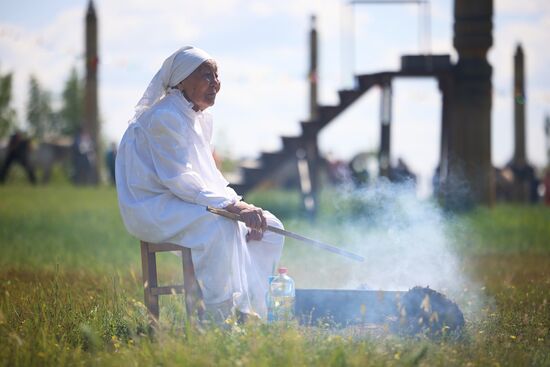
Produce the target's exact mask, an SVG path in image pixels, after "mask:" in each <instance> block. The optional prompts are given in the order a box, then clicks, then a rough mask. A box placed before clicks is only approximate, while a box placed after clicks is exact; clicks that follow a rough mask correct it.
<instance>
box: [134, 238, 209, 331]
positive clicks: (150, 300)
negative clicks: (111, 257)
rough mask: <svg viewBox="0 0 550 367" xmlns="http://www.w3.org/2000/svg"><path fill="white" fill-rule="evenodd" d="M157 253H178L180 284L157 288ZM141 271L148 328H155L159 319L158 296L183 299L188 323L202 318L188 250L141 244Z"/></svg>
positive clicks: (165, 245) (200, 296)
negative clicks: (182, 297)
mask: <svg viewBox="0 0 550 367" xmlns="http://www.w3.org/2000/svg"><path fill="white" fill-rule="evenodd" d="M158 252H181V260H182V268H183V284H181V285H165V286H160V285H159V282H158V276H157V260H156V253H158ZM141 270H142V275H143V291H144V303H145V306H146V307H147V310H148V311H149V321H150V323H151V324H152V325H157V324H158V320H159V316H160V309H159V296H162V295H167V294H184V295H185V309H186V311H187V317H188V319H189V320H192V319H193V318H194V316H198V317H199V318H202V317H203V314H204V304H203V302H202V293H201V289H200V286H199V284H198V282H197V279H196V277H195V269H194V267H193V262H192V260H191V250H190V249H188V248H186V247H182V246H178V245H174V244H170V243H161V244H154V243H149V242H144V241H141Z"/></svg>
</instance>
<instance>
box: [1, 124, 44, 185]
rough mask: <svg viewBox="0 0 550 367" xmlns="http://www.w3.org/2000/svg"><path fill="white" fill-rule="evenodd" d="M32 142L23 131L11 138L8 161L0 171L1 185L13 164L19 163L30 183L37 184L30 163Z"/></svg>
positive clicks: (7, 154)
mask: <svg viewBox="0 0 550 367" xmlns="http://www.w3.org/2000/svg"><path fill="white" fill-rule="evenodd" d="M30 150H31V140H30V139H29V138H28V137H27V136H26V135H25V133H23V132H22V131H19V130H16V131H15V132H14V133H13V134H12V135H11V136H10V140H9V143H8V148H7V151H6V159H5V160H4V164H3V165H2V169H1V170H0V183H2V184H3V183H4V182H5V180H6V176H7V175H8V171H9V169H10V167H11V165H12V163H14V162H15V163H19V164H20V165H21V166H23V168H24V169H25V171H26V172H27V177H28V179H29V182H30V183H31V184H33V185H35V184H36V176H35V175H34V170H33V167H32V165H31V164H30V162H29V153H30Z"/></svg>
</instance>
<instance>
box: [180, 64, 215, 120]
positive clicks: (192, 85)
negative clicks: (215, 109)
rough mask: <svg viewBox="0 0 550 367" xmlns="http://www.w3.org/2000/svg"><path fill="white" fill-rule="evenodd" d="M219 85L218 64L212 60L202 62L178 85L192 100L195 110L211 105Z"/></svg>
mask: <svg viewBox="0 0 550 367" xmlns="http://www.w3.org/2000/svg"><path fill="white" fill-rule="evenodd" d="M220 86H221V83H220V80H219V79H218V66H217V65H216V62H215V61H214V60H206V61H205V62H203V63H202V64H201V65H200V66H199V67H198V68H197V69H195V71H193V72H192V73H191V74H190V75H189V76H188V77H187V78H185V79H184V80H183V81H182V82H181V83H180V85H179V87H180V90H181V91H182V93H183V95H184V96H185V97H186V98H187V99H188V100H189V101H191V102H193V104H194V106H193V109H194V110H195V111H199V110H200V111H202V110H204V109H206V108H208V107H211V106H213V105H214V103H215V102H216V94H217V93H218V92H219V91H220Z"/></svg>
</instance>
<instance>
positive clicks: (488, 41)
mask: <svg viewBox="0 0 550 367" xmlns="http://www.w3.org/2000/svg"><path fill="white" fill-rule="evenodd" d="M454 16H455V22H454V38H453V43H454V47H455V49H456V50H457V53H458V56H459V59H458V62H457V63H452V62H451V59H450V56H449V55H408V56H402V59H401V70H398V71H388V72H379V73H373V74H365V75H356V76H355V86H354V88H352V89H344V90H340V91H338V95H339V97H340V101H339V103H338V104H336V105H332V106H324V105H319V104H318V103H317V92H316V91H317V83H318V81H317V76H316V72H317V60H316V55H317V38H316V37H317V34H316V31H315V25H314V23H312V31H311V36H310V39H311V42H310V55H311V57H310V59H311V60H310V64H311V65H310V94H311V96H310V118H309V120H307V121H302V122H301V127H302V133H301V135H299V136H285V137H282V148H281V149H280V150H279V151H276V152H265V153H262V154H261V156H260V157H259V158H258V161H257V164H255V165H253V166H249V167H243V168H242V175H241V180H240V182H234V183H233V184H232V186H233V187H234V189H235V190H236V191H237V192H238V193H239V194H241V195H243V194H245V193H246V192H248V191H249V190H252V189H254V188H255V187H258V186H261V185H263V184H264V183H265V182H271V183H273V184H280V183H281V182H282V181H283V180H284V179H285V176H288V175H294V177H300V179H301V180H300V182H302V181H303V180H302V177H303V176H304V175H303V174H302V172H300V171H305V170H304V169H303V167H302V166H304V165H303V164H302V163H303V161H304V158H305V161H306V162H307V168H308V169H307V171H308V175H307V176H308V177H309V181H310V184H309V185H308V187H309V188H310V190H311V193H304V190H303V185H302V192H303V194H307V195H304V202H305V203H306V204H307V201H306V200H307V199H308V197H309V198H315V197H316V191H317V190H318V182H317V181H318V180H317V176H318V172H317V171H318V170H319V167H320V164H319V161H320V158H319V153H318V147H317V137H318V135H319V132H320V131H321V130H322V129H323V128H324V127H325V126H327V125H328V124H329V123H330V122H332V121H333V120H334V119H335V118H337V117H338V116H339V115H340V114H341V113H342V112H343V111H345V110H346V109H347V108H348V107H349V106H350V105H352V104H353V103H354V102H355V101H356V100H358V99H359V97H361V96H362V95H363V94H364V93H365V92H367V91H369V90H371V89H372V88H373V87H375V86H376V87H379V88H380V90H381V92H382V93H381V96H382V99H381V113H380V124H381V129H380V131H381V137H380V142H381V144H380V153H379V160H380V167H381V169H380V174H381V175H387V174H388V169H389V162H390V158H391V146H390V141H391V139H390V132H391V99H392V80H393V79H394V78H398V77H430V78H435V79H437V81H438V84H439V89H440V91H441V95H442V109H443V112H442V118H441V152H440V170H439V172H440V173H439V175H440V177H439V183H440V187H439V190H438V192H439V193H440V195H441V200H442V202H443V204H444V206H445V207H446V208H448V209H453V210H463V209H469V208H471V207H473V206H474V205H477V204H484V205H488V206H491V205H492V204H493V203H494V200H495V185H494V177H493V168H492V164H491V106H492V97H491V93H492V83H491V77H492V67H491V65H490V64H489V62H488V61H487V51H488V50H489V48H490V47H491V46H492V43H493V36H492V28H493V24H492V16H493V0H455V5H454ZM312 75H313V76H315V78H312V77H311V76H312ZM301 168H302V169H301ZM306 209H307V205H306Z"/></svg>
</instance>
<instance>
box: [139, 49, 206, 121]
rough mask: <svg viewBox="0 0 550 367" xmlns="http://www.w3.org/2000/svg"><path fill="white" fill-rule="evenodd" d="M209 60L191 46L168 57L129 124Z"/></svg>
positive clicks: (204, 52) (203, 53) (204, 53)
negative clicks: (169, 89)
mask: <svg viewBox="0 0 550 367" xmlns="http://www.w3.org/2000/svg"><path fill="white" fill-rule="evenodd" d="M211 59H212V57H211V56H210V55H209V54H208V53H206V51H204V50H201V49H200V48H197V47H193V46H184V47H182V48H180V49H179V50H177V51H176V52H174V53H173V54H172V55H170V56H169V57H168V58H167V59H166V60H164V62H163V63H162V66H161V68H160V69H159V71H157V73H156V74H155V76H154V77H153V79H152V80H151V82H150V83H149V86H148V87H147V89H146V90H145V93H143V96H142V97H141V99H140V100H139V102H138V103H137V105H136V107H135V114H134V117H133V118H132V119H131V120H130V123H133V122H135V121H136V120H137V119H138V118H139V117H140V116H141V115H142V114H143V113H144V112H145V111H147V110H148V109H149V108H151V106H153V105H154V104H155V103H157V102H158V101H159V100H160V99H161V98H162V97H163V96H164V95H165V94H166V91H167V90H168V88H171V87H174V86H176V85H177V84H178V83H179V82H181V81H182V80H184V79H185V78H187V77H188V76H189V75H190V74H191V73H192V72H193V71H195V69H196V68H198V67H199V66H200V65H201V64H202V63H203V62H205V61H206V60H211Z"/></svg>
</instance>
